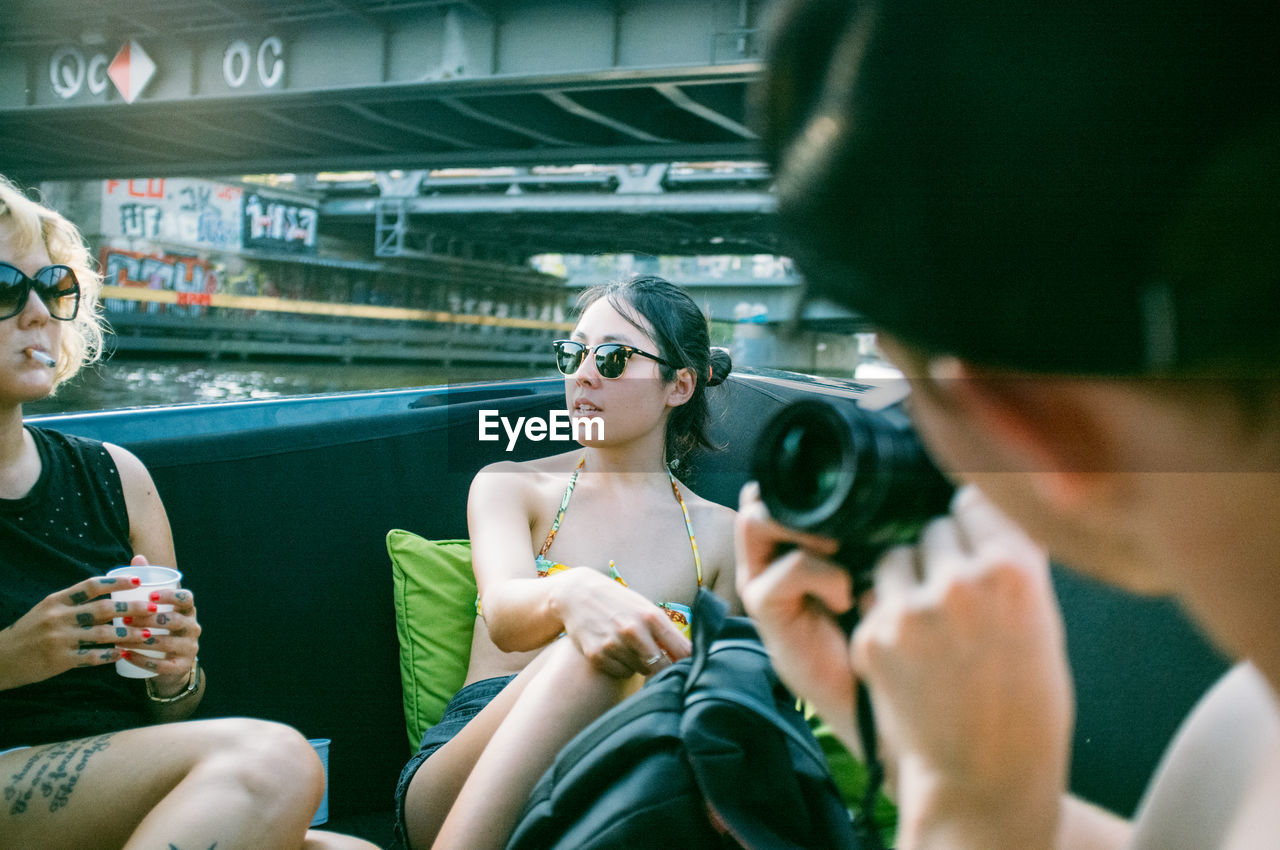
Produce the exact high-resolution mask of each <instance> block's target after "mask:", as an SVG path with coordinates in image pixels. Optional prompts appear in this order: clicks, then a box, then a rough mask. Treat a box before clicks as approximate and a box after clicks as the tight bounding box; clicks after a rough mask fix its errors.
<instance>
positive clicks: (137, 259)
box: [100, 248, 221, 316]
mask: <svg viewBox="0 0 1280 850" xmlns="http://www.w3.org/2000/svg"><path fill="white" fill-rule="evenodd" d="M100 260H101V262H102V271H103V276H104V277H105V280H104V283H107V284H108V285H111V286H136V287H141V288H144V289H167V290H172V291H175V292H178V293H180V295H179V297H178V303H177V304H176V305H173V304H142V303H136V302H132V301H124V300H121V299H113V298H109V299H107V302H106V308H107V309H108V310H113V311H116V312H120V311H129V312H135V311H136V312H146V313H159V312H165V313H168V314H170V315H179V316H183V315H186V316H198V315H200V314H201V313H203V312H204V310H205V307H204V304H205V303H207V298H205V297H202V296H208V295H209V294H210V293H213V292H217V291H218V287H219V283H220V281H221V273H220V272H219V270H218V269H217V268H216V267H215V266H214V265H213V264H212V263H210V262H209V261H208V260H204V259H200V258H198V257H178V256H173V255H171V254H142V253H139V252H137V251H122V250H120V249H118V248H103V249H102V255H101V257H100ZM184 295H185V296H186V297H183V296H184Z"/></svg>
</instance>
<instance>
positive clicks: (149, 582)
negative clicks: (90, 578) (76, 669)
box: [107, 565, 182, 679]
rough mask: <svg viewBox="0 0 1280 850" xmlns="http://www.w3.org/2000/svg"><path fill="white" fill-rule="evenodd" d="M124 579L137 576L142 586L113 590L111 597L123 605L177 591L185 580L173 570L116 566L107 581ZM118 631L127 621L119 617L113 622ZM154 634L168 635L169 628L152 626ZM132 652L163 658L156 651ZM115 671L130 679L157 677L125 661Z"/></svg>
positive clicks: (165, 607) (167, 607)
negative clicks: (155, 593) (157, 593)
mask: <svg viewBox="0 0 1280 850" xmlns="http://www.w3.org/2000/svg"><path fill="white" fill-rule="evenodd" d="M122 576H124V577H127V576H137V577H138V578H139V579H141V580H142V583H141V584H139V585H138V586H137V587H130V588H129V589H128V590H113V591H112V592H111V598H112V600H115V601H121V602H137V601H139V600H141V601H146V600H148V599H150V598H151V592H152V591H153V590H161V589H163V588H166V587H171V588H176V587H177V586H178V583H179V582H181V581H182V573H180V572H178V571H177V570H175V569H173V568H172V567H154V566H150V565H148V566H142V567H116V568H115V569H113V570H108V571H107V577H108V578H121V577H122ZM172 610H173V606H172V605H159V606H157V607H156V611H157V612H164V611H172ZM112 622H113V623H115V625H116V627H117V628H121V627H123V626H124V619H123V618H122V617H116V618H115V619H114V620H112ZM151 633H152V634H153V635H167V634H169V630H168V629H157V628H155V627H152V629H151ZM130 652H136V653H138V654H139V655H146V656H149V657H151V658H164V653H163V652H156V651H155V650H153V649H133V650H130ZM116 672H117V673H119V674H120V675H121V676H124V677H126V678H129V679H150V678H151V677H152V676H155V675H156V674H155V673H153V672H152V671H150V670H144V669H142V668H141V667H139V666H137V665H136V664H132V663H130V662H128V661H125V660H124V659H123V658H121V659H120V660H118V661H116Z"/></svg>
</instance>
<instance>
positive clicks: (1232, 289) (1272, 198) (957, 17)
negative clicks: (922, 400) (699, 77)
mask: <svg viewBox="0 0 1280 850" xmlns="http://www.w3.org/2000/svg"><path fill="white" fill-rule="evenodd" d="M779 12H780V14H779V17H778V18H777V21H776V25H777V26H776V29H775V31H774V34H773V40H772V43H771V47H770V55H769V59H768V72H767V74H766V77H765V80H764V82H763V84H762V85H761V86H760V87H759V88H758V89H757V91H756V95H757V98H756V103H755V108H756V111H757V118H758V119H759V120H761V121H762V123H763V127H762V135H763V137H764V141H765V145H766V148H767V151H768V156H769V158H770V161H771V165H772V167H773V169H774V174H775V176H776V187H777V195H778V211H779V219H780V224H781V227H782V232H783V233H784V235H785V237H786V239H787V240H789V241H788V244H787V249H788V251H789V252H790V253H792V255H793V256H794V257H795V259H796V261H797V265H798V267H799V268H800V269H801V270H802V271H803V273H804V275H805V277H806V279H807V281H808V283H809V285H810V286H811V287H812V288H813V289H814V290H815V291H816V294H820V295H823V296H826V297H828V298H831V299H832V300H835V301H837V302H839V303H842V304H845V305H847V306H849V307H851V308H852V309H854V310H856V311H858V312H859V313H861V314H863V315H865V316H866V317H867V318H868V319H870V320H871V321H872V323H873V324H875V325H877V326H878V327H880V328H882V329H884V330H887V331H889V332H891V333H893V334H895V335H896V336H898V337H900V338H902V339H903V340H905V341H907V342H909V343H911V344H913V345H915V346H917V347H919V348H921V349H923V350H925V351H926V352H931V353H947V354H955V355H959V356H961V357H965V358H966V359H970V360H973V361H975V362H979V363H986V364H991V365H998V366H1007V367H1013V368H1017V369H1024V370H1039V371H1046V372H1077V373H1112V374H1130V375H1137V374H1160V373H1164V374H1193V373H1196V372H1198V371H1201V370H1212V369H1214V368H1216V367H1218V366H1221V367H1223V371H1224V372H1225V373H1229V374H1239V373H1241V372H1242V371H1247V370H1248V369H1250V368H1257V369H1263V370H1265V369H1271V370H1274V369H1276V368H1280V334H1277V333H1276V331H1275V327H1276V323H1277V321H1280V316H1278V315H1277V312H1276V311H1277V305H1280V207H1277V205H1276V198H1277V196H1280V74H1277V72H1276V64H1275V60H1276V53H1275V49H1276V33H1277V32H1280V4H1277V3H1274V2H1265V3H1259V2H1256V0H1188V2H1186V3H1169V2H1168V0H1133V2H1119V3H1117V2H1114V0H1076V2H1072V3H1066V4H1063V3H1055V4H1036V3H1030V4H1028V3H1025V2H1021V1H1020V0H1007V2H999V0H988V2H982V3H979V4H977V5H976V6H975V4H967V3H961V4H955V3H948V2H945V0H902V2H889V0H803V1H802V2H791V3H788V4H785V5H784V6H782V7H781V8H780V9H779Z"/></svg>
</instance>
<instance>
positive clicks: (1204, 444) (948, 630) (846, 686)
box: [739, 0, 1280, 850]
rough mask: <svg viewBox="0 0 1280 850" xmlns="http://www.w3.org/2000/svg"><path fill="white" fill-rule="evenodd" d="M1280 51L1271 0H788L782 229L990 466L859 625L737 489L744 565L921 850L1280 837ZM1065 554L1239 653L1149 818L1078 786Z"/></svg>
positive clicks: (780, 635)
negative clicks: (1079, 791) (1069, 787)
mask: <svg viewBox="0 0 1280 850" xmlns="http://www.w3.org/2000/svg"><path fill="white" fill-rule="evenodd" d="M1278 44H1280V5H1278V4H1277V3H1275V2H1258V0H1196V2H1191V3H1161V2H1132V3H1125V2H1115V0H1108V2H1096V0H1078V1H1077V2H1072V3H1061V4H1041V3H1029V4H1028V3H1012V2H995V0H992V1H991V2H976V3H963V4H955V3H951V4H948V3H943V2H930V0H914V1H911V2H889V0H882V2H849V0H805V1H804V2H795V3H789V4H786V5H785V6H784V7H783V10H782V13H781V15H780V19H779V21H778V26H777V28H776V31H775V36H774V42H773V46H772V53H771V58H770V62H769V66H770V67H769V72H768V73H767V75H766V81H765V84H764V86H763V87H762V91H761V95H762V97H761V110H762V115H763V118H764V122H765V131H764V134H765V140H766V143H767V144H768V147H769V150H770V154H771V157H772V161H773V166H774V169H775V174H776V178H777V191H778V197H779V213H780V217H781V220H782V223H783V227H784V229H785V231H786V233H787V235H788V237H789V238H790V240H791V242H790V250H791V252H792V253H793V254H794V255H795V257H796V260H797V262H798V264H799V267H800V268H801V270H802V271H803V272H804V274H805V277H806V279H807V281H808V283H809V286H810V288H811V289H812V290H813V291H814V292H815V293H817V294H821V295H823V296H826V297H828V298H831V299H833V300H836V301H839V302H842V303H844V304H846V305H848V306H849V307H851V308H853V309H856V310H858V311H859V312H861V313H862V314H864V315H865V316H866V317H868V318H869V319H870V320H871V321H872V322H873V323H875V324H876V325H877V327H878V328H879V330H880V331H881V335H882V336H881V338H882V342H883V344H884V348H885V350H886V352H887V353H888V354H889V356H890V358H891V359H893V360H894V361H895V362H896V363H897V364H898V365H899V366H900V367H902V369H903V371H904V372H905V373H906V374H907V375H908V377H910V378H911V379H912V384H913V390H914V392H913V411H914V417H915V420H916V424H917V426H918V427H919V429H920V430H921V432H922V434H923V436H924V437H925V439H926V441H927V442H928V443H929V445H930V447H931V449H932V451H933V453H934V456H935V458H937V459H938V460H939V462H940V463H941V464H942V465H943V466H945V467H946V468H947V469H948V470H950V471H951V472H952V473H953V474H954V475H955V476H956V477H957V478H959V479H961V480H963V481H965V482H967V483H968V484H969V485H970V486H967V487H965V488H963V489H962V490H961V491H960V494H959V495H958V496H957V499H956V501H955V503H954V504H953V509H952V512H951V514H950V515H949V516H948V517H945V518H943V519H940V520H937V521H935V522H934V523H933V524H932V525H931V526H930V527H929V528H928V529H927V531H926V533H925V534H924V536H923V537H922V539H921V541H920V543H919V545H918V546H915V547H910V548H907V547H903V548H899V549H894V550H891V551H890V552H889V553H888V554H887V555H886V556H885V557H884V558H883V559H882V560H881V562H880V563H879V564H878V566H877V571H876V575H875V599H874V602H873V603H872V604H871V606H870V608H869V610H868V611H867V613H866V614H865V616H864V618H863V621H862V623H861V625H860V626H859V628H858V629H857V631H856V632H855V633H854V636H853V639H852V641H851V642H850V641H849V640H848V639H846V638H845V636H844V635H843V633H842V632H841V631H840V630H839V628H838V626H837V625H836V624H835V621H834V618H833V616H832V615H831V613H830V612H831V611H837V612H838V611H840V610H842V609H845V608H847V607H848V606H849V596H850V590H849V579H848V577H847V575H846V574H845V573H844V572H843V571H842V570H839V569H837V568H834V567H832V566H831V565H830V564H828V563H826V562H824V561H823V560H821V558H820V557H819V556H820V555H822V554H824V553H827V552H829V551H830V549H829V548H828V546H827V544H826V543H825V542H824V541H822V540H817V539H812V538H800V537H798V536H797V535H794V534H792V533H791V532H788V531H786V530H784V529H781V528H779V527H778V526H776V525H775V524H773V523H772V522H770V520H769V519H768V517H767V515H766V513H765V511H764V509H763V507H762V506H761V505H760V503H759V501H758V498H757V497H756V494H755V491H754V489H752V488H751V487H749V488H748V489H747V490H746V491H744V494H743V511H742V513H741V514H740V520H739V561H740V565H739V581H740V584H741V585H742V586H741V595H742V598H743V601H744V604H745V605H746V607H747V609H748V611H750V612H751V613H752V614H753V615H754V616H755V617H756V619H757V622H758V623H759V625H760V628H761V631H762V633H763V635H764V637H765V639H766V642H767V643H768V644H769V645H770V649H771V652H772V653H773V655H774V658H775V663H776V664H777V666H778V668H779V671H780V672H781V673H782V674H783V675H784V677H785V678H786V679H787V680H788V682H789V683H790V684H791V685H792V687H793V688H795V689H796V690H797V691H798V692H799V693H800V694H801V695H803V696H805V697H807V698H808V699H809V700H810V701H811V702H812V703H813V704H814V706H815V707H816V708H817V709H818V711H819V713H820V714H821V715H822V716H823V717H824V718H826V719H828V720H829V721H831V722H832V723H833V725H834V726H835V728H836V729H837V731H838V733H839V734H840V735H841V737H842V738H844V740H845V741H846V743H848V744H850V746H851V747H853V748H855V749H856V748H857V745H858V741H857V735H856V730H855V729H854V726H853V720H852V718H853V715H854V712H853V690H854V689H853V682H854V681H855V679H856V678H861V679H863V680H864V681H866V682H867V684H868V685H869V687H870V690H871V694H872V699H873V702H874V704H875V708H876V714H877V718H878V720H879V728H880V732H881V735H882V738H883V743H884V745H885V747H886V749H887V750H888V752H889V756H890V758H889V762H890V763H889V768H890V781H891V785H892V788H893V790H894V793H895V794H896V798H897V801H898V804H899V807H900V823H899V846H900V847H911V848H918V847H937V848H964V847H973V848H986V850H990V848H1019V849H1020V850H1024V848H1034V847H1135V848H1179V847H1186V848H1195V850H1203V848H1210V847H1226V848H1262V847H1275V846H1277V844H1276V842H1277V841H1278V840H1280V839H1277V836H1280V708H1278V703H1277V690H1278V688H1280V636H1278V635H1280V631H1278V630H1277V622H1278V621H1280V381H1278V380H1277V378H1280V49H1278V48H1277V45H1278ZM1015 523H1016V525H1015ZM795 540H799V542H801V543H802V544H804V546H803V547H802V548H801V549H799V550H795V551H792V552H789V553H788V554H785V555H782V556H781V557H777V558H776V559H775V556H776V555H777V553H778V548H777V544H778V543H780V542H782V541H795ZM1033 541H1034V542H1033ZM1046 551H1047V552H1048V553H1051V554H1052V555H1053V556H1054V557H1055V558H1057V559H1059V560H1061V561H1062V562H1064V563H1067V564H1069V565H1071V566H1072V567H1075V568H1077V569H1080V570H1083V571H1085V572H1087V573H1089V574H1091V575H1093V576H1095V577H1098V578H1101V579H1103V580H1106V581H1109V582H1111V583H1113V584H1117V585H1120V586H1123V587H1126V588H1129V589H1133V590H1138V591H1141V592H1149V593H1170V594H1172V595H1174V596H1175V597H1176V598H1177V599H1178V600H1179V601H1180V602H1181V604H1182V605H1183V606H1184V607H1185V609H1186V610H1187V611H1188V612H1189V613H1190V614H1191V616H1192V617H1193V618H1194V619H1195V620H1196V622H1197V623H1198V625H1199V626H1200V627H1201V628H1202V629H1203V630H1204V632H1205V633H1206V634H1207V635H1208V636H1209V637H1210V638H1211V639H1212V640H1213V641H1214V642H1215V643H1216V645H1217V646H1218V647H1219V648H1220V649H1221V650H1223V651H1224V652H1225V653H1227V654H1228V655H1230V656H1231V657H1233V658H1236V659H1239V664H1238V665H1237V666H1236V667H1235V668H1234V669H1233V670H1232V671H1231V672H1230V673H1228V674H1227V675H1226V676H1225V677H1224V678H1223V680H1222V681H1221V682H1219V683H1218V684H1217V685H1216V686H1215V687H1214V688H1213V689H1212V690H1211V691H1210V692H1209V693H1208V694H1207V695H1206V696H1205V698H1204V699H1203V700H1202V701H1201V703H1200V705H1199V706H1197V708H1196V710H1195V711H1194V712H1193V713H1192V715H1191V716H1190V717H1189V718H1188V720H1187V722H1186V723H1185V724H1184V726H1183V729H1182V730H1181V731H1180V733H1179V735H1178V736H1177V737H1176V738H1175V740H1174V742H1173V744H1172V745H1171V746H1170V749H1169V751H1168V752H1167V754H1166V756H1165V759H1164V761H1163V763H1162V764H1161V767H1160V768H1159V770H1158V772H1157V774H1156V776H1155V778H1154V779H1153V781H1152V784H1151V786H1150V787H1149V788H1148V792H1147V795H1146V797H1145V798H1144V800H1143V803H1142V805H1141V806H1140V808H1139V810H1138V812H1137V815H1136V817H1135V819H1134V821H1133V822H1132V823H1129V822H1126V821H1122V820H1121V819H1119V818H1116V817H1114V816H1111V815H1109V814H1107V813H1105V812H1103V811H1101V810H1098V809H1095V808H1092V807H1090V806H1088V805H1086V804H1084V803H1082V802H1080V801H1077V800H1073V799H1071V798H1069V797H1068V796H1066V795H1065V793H1064V789H1065V786H1066V776H1067V765H1068V757H1069V754H1068V752H1067V750H1068V744H1069V735H1070V727H1071V718H1072V709H1071V686H1070V680H1069V676H1068V673H1067V669H1066V660H1065V654H1064V650H1063V646H1062V626H1061V622H1060V620H1059V618H1058V613H1057V609H1056V605H1055V602H1054V599H1053V593H1052V588H1051V585H1050V582H1049V579H1048V575H1047V556H1046V554H1045V552H1046Z"/></svg>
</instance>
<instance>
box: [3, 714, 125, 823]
mask: <svg viewBox="0 0 1280 850" xmlns="http://www.w3.org/2000/svg"><path fill="white" fill-rule="evenodd" d="M113 737H115V734H114V733H111V734H107V735H99V736H98V737H96V738H81V739H80V740H77V741H63V742H61V743H58V744H51V745H49V746H47V747H35V748H33V749H32V754H31V756H30V757H29V758H28V759H27V760H26V762H25V763H24V764H23V765H22V767H20V768H19V769H18V772H17V773H14V774H11V775H9V776H7V777H5V778H4V783H5V786H4V801H5V803H6V804H7V805H8V807H9V816H10V817H16V816H17V815H21V814H23V813H25V812H26V811H27V809H28V808H29V807H30V806H31V804H32V803H33V802H34V803H36V804H39V803H41V802H47V804H48V806H49V811H51V812H56V811H58V809H61V808H62V807H63V806H65V805H67V803H68V802H70V800H71V794H72V793H73V792H74V791H75V788H76V783H77V782H79V781H80V776H81V775H82V774H83V773H84V771H85V768H87V767H88V766H89V761H90V760H91V759H92V758H93V757H94V756H95V755H97V754H98V753H100V752H102V751H103V750H105V749H106V748H107V747H109V746H111V739H112V738H113Z"/></svg>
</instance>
